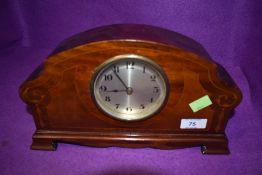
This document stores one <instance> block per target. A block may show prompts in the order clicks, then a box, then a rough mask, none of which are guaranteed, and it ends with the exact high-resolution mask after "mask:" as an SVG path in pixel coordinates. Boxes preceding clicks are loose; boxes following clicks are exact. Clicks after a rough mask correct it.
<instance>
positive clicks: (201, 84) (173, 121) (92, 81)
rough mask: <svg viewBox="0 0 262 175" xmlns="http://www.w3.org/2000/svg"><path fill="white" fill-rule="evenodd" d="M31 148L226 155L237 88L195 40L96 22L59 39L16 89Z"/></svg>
mask: <svg viewBox="0 0 262 175" xmlns="http://www.w3.org/2000/svg"><path fill="white" fill-rule="evenodd" d="M20 96H21V98H22V99H23V101H24V102H25V103H26V104H27V105H28V108H29V110H30V111H31V114H32V115H33V117H34V121H35V124H36V132H35V133H34V135H33V144H32V146H31V148H32V149H39V150H55V149H56V145H57V143H58V142H63V143H74V144H80V145H88V146H96V147H109V146H121V147H132V148H141V147H151V148H160V149H173V148H184V147H193V146H201V150H202V153H220V154H226V153H229V149H228V140H227V138H226V135H225V132H224V131H225V127H226V124H227V121H228V119H229V118H230V116H231V113H232V111H233V110H234V108H235V107H236V106H237V105H238V104H239V103H240V101H241V97H242V95H241V92H240V90H239V88H238V87H237V86H236V84H235V83H234V82H233V80H232V79H231V78H230V76H229V75H228V74H227V72H226V71H225V70H224V69H223V68H222V67H221V66H220V65H219V64H217V63H215V62H214V61H212V60H211V58H210V57H209V55H208V54H207V52H206V51H205V50H204V48H203V47H202V46H201V45H200V44H198V43H197V42H196V41H193V40H192V39H190V38H188V37H185V36H183V35H181V34H178V33H175V32H172V31H169V30H166V29H162V28H158V27H153V26H148V25H136V24H118V25H110V26H104V27H99V28H96V29H93V30H89V31H87V32H83V33H80V34H77V35H75V36H73V37H71V38H69V39H67V40H65V41H63V42H62V43H61V44H60V45H59V46H58V47H57V48H56V49H55V50H54V51H53V53H51V55H50V56H49V57H48V58H47V59H46V60H45V62H44V64H42V65H40V66H39V67H38V68H37V69H36V70H35V71H34V72H33V73H32V74H31V75H30V76H29V78H28V79H27V80H26V81H25V82H24V83H23V84H22V86H21V87H20Z"/></svg>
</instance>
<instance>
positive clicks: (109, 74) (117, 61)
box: [91, 54, 168, 121]
mask: <svg viewBox="0 0 262 175" xmlns="http://www.w3.org/2000/svg"><path fill="white" fill-rule="evenodd" d="M91 88H92V89H91V93H92V97H93V99H94V101H95V103H96V105H97V106H98V108H100V110H102V111H103V112H104V113H106V114H108V115H109V116H111V117H113V118H116V119H119V120H126V121H135V120H141V119H145V118H147V117H150V116H152V115H154V114H155V113H157V112H159V111H160V109H161V108H162V107H163V106H164V104H165V102H166V100H167V97H168V80H167V77H166V75H165V73H164V72H163V70H162V68H161V67H160V66H158V65H157V64H156V63H154V62H153V61H152V60H150V59H148V58H145V57H143V56H139V55H133V54H128V55H119V56H116V57H114V58H111V59H109V60H108V61H106V62H105V63H103V64H102V65H101V66H99V67H98V68H97V70H96V71H95V74H94V76H93V79H92V81H91Z"/></svg>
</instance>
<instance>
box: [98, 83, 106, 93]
mask: <svg viewBox="0 0 262 175" xmlns="http://www.w3.org/2000/svg"><path fill="white" fill-rule="evenodd" d="M99 90H100V91H103V92H105V91H106V90H107V87H106V86H103V85H102V86H100V88H99Z"/></svg>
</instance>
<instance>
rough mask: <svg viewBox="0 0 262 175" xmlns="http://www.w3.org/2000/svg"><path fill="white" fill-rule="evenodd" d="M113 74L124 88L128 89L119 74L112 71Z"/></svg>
mask: <svg viewBox="0 0 262 175" xmlns="http://www.w3.org/2000/svg"><path fill="white" fill-rule="evenodd" d="M113 72H114V74H115V75H116V77H117V78H118V79H119V81H120V82H121V83H122V84H123V85H124V86H125V88H126V90H127V89H128V87H127V85H126V84H125V83H124V81H123V80H122V79H121V78H120V77H119V75H117V73H116V71H114V70H113Z"/></svg>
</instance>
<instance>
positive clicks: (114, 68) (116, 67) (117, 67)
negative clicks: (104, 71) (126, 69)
mask: <svg viewBox="0 0 262 175" xmlns="http://www.w3.org/2000/svg"><path fill="white" fill-rule="evenodd" d="M113 71H114V72H116V73H118V72H119V66H116V65H114V67H113Z"/></svg>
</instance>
